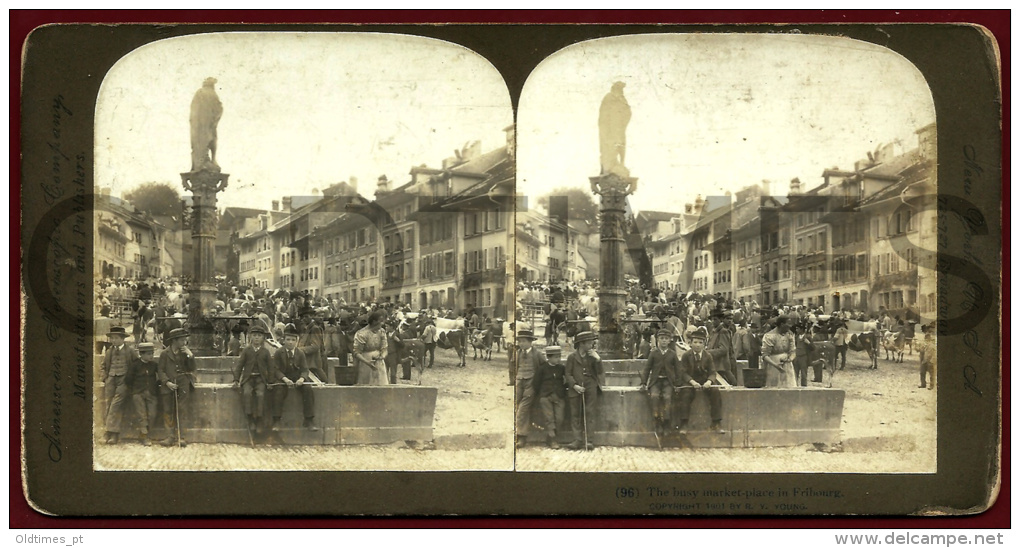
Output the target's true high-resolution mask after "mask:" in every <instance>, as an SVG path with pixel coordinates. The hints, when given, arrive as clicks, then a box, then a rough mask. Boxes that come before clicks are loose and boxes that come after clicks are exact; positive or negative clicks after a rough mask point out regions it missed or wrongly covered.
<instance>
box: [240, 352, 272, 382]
mask: <svg viewBox="0 0 1020 548" xmlns="http://www.w3.org/2000/svg"><path fill="white" fill-rule="evenodd" d="M271 359H272V358H271V357H270V356H269V350H267V349H266V347H265V346H263V347H262V348H259V349H258V350H254V349H253V348H252V347H251V345H248V346H246V347H244V350H242V351H241V358H240V359H238V360H237V369H235V370H234V382H238V383H241V384H244V383H245V382H247V380H248V379H250V378H251V376H252V373H255V372H258V374H259V375H262V381H263V382H265V383H266V384H269V383H271V382H273V380H274V379H275V377H273V366H272V364H271V363H270V360H271Z"/></svg>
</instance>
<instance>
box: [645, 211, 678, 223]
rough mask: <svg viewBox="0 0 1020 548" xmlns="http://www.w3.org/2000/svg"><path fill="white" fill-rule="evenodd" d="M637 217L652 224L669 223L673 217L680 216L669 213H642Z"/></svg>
mask: <svg viewBox="0 0 1020 548" xmlns="http://www.w3.org/2000/svg"><path fill="white" fill-rule="evenodd" d="M637 216H638V217H641V218H643V219H646V220H648V221H652V222H663V221H665V222H669V221H670V220H672V219H673V217H678V216H680V214H679V213H671V212H669V211H641V212H640V213H638V214H637Z"/></svg>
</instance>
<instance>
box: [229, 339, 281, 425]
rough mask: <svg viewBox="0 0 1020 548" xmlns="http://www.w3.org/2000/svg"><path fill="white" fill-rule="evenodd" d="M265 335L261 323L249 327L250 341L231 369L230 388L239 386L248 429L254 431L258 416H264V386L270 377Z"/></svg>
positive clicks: (270, 366)
mask: <svg viewBox="0 0 1020 548" xmlns="http://www.w3.org/2000/svg"><path fill="white" fill-rule="evenodd" d="M267 334H268V333H266V329H265V328H264V327H262V326H261V325H256V326H255V327H252V328H251V331H249V332H248V340H249V341H250V342H251V344H249V345H248V346H246V347H245V348H244V350H242V351H241V359H239V360H238V361H237V368H236V369H235V370H234V388H238V387H240V388H241V404H242V405H243V407H244V414H245V416H247V417H248V428H249V429H250V430H252V431H256V432H257V431H258V429H259V419H260V418H261V417H264V416H265V411H266V388H267V385H268V384H269V383H270V382H272V380H273V366H272V363H271V362H270V360H271V359H272V357H271V356H270V354H269V350H268V349H267V348H266V347H265V342H266V335H267ZM253 398H254V400H255V401H254V403H252V399H253Z"/></svg>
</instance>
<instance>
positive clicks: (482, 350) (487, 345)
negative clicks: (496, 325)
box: [471, 329, 495, 360]
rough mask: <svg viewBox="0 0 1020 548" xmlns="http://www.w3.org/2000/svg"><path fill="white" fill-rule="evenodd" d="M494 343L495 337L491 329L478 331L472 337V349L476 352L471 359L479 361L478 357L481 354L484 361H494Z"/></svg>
mask: <svg viewBox="0 0 1020 548" xmlns="http://www.w3.org/2000/svg"><path fill="white" fill-rule="evenodd" d="M494 341H495V337H493V335H492V330H491V329H476V330H475V332H474V333H473V334H472V335H471V349H472V350H473V351H474V355H473V356H472V357H471V359H474V360H477V359H478V355H479V354H481V355H482V359H483V360H492V343H493V342H494Z"/></svg>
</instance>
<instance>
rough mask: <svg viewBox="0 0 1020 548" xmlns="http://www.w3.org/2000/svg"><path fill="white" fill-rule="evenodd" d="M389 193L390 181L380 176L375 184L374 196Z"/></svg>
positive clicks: (384, 176)
mask: <svg viewBox="0 0 1020 548" xmlns="http://www.w3.org/2000/svg"><path fill="white" fill-rule="evenodd" d="M389 191H390V180H389V179H387V178H386V175H380V176H379V180H378V181H376V184H375V194H376V196H378V195H379V194H380V193H384V192H389Z"/></svg>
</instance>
